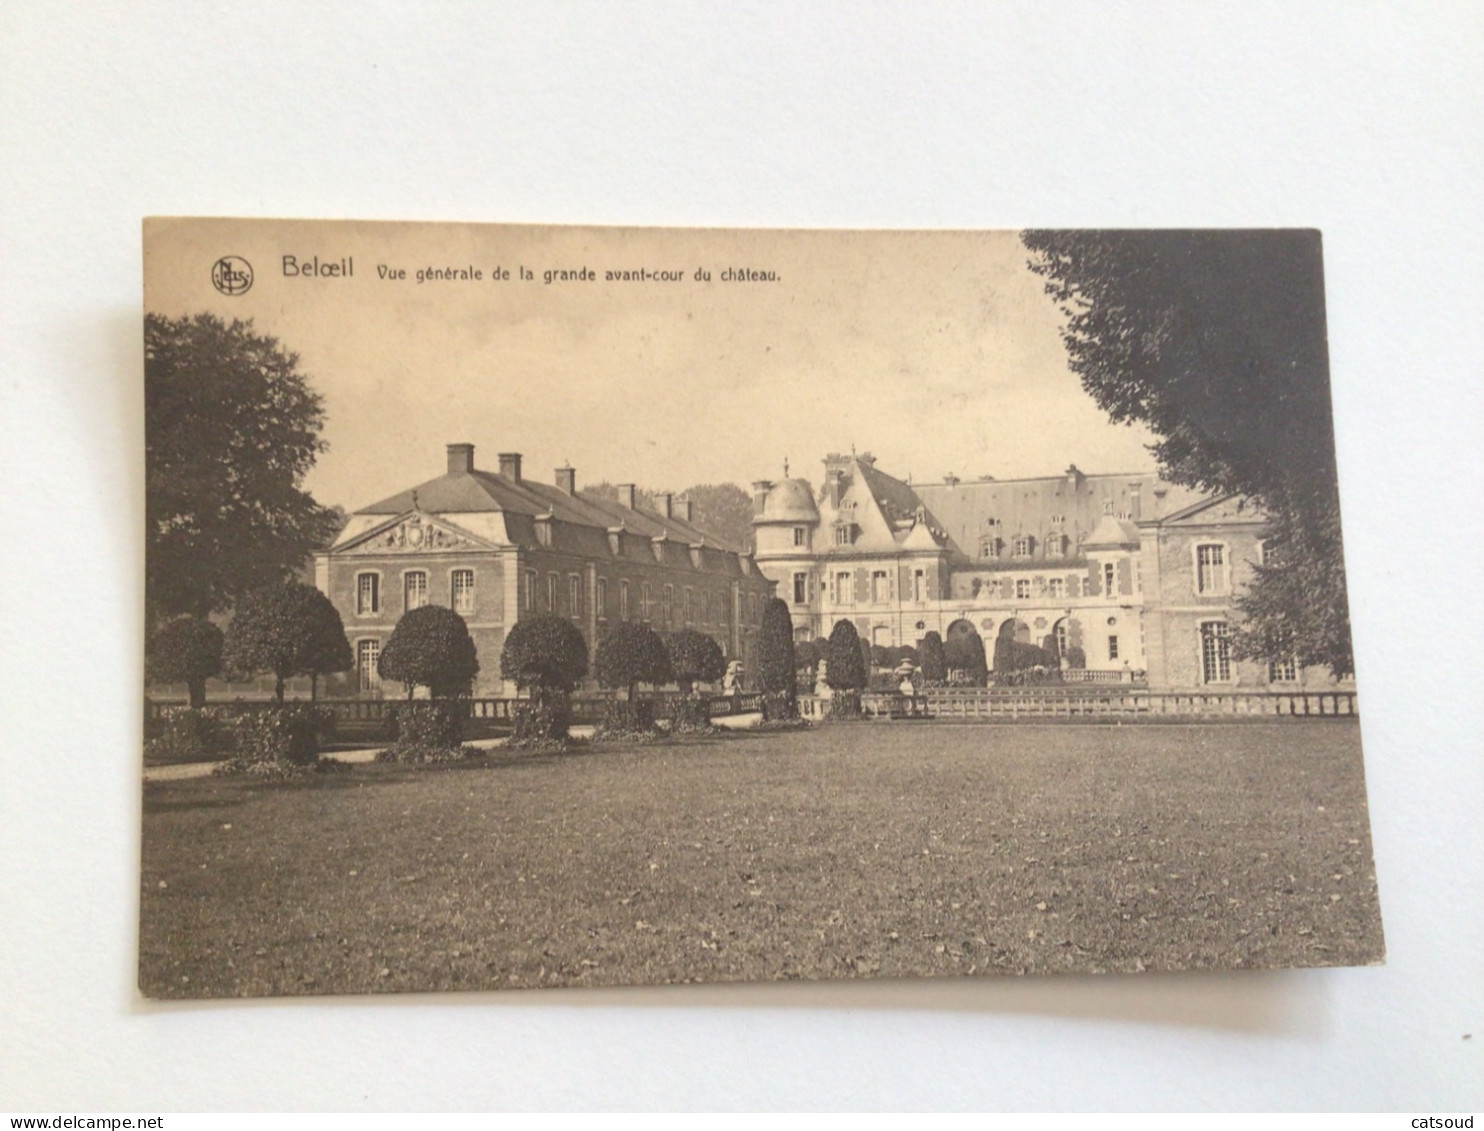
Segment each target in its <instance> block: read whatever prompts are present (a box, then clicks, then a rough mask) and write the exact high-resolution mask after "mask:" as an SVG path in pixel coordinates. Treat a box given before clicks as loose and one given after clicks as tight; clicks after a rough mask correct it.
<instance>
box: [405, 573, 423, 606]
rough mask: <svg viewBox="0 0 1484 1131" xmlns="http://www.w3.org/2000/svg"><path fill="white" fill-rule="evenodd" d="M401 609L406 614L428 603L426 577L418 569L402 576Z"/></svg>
mask: <svg viewBox="0 0 1484 1131" xmlns="http://www.w3.org/2000/svg"><path fill="white" fill-rule="evenodd" d="M402 600H403V605H402V607H403V608H404V609H406V610H407V611H408V612H411V611H412V610H413V609H420V608H422V607H423V606H424V605H426V604H427V603H428V575H427V574H426V573H424V572H423V571H422V570H420V569H415V570H412V571H411V572H409V573H405V574H403V575H402Z"/></svg>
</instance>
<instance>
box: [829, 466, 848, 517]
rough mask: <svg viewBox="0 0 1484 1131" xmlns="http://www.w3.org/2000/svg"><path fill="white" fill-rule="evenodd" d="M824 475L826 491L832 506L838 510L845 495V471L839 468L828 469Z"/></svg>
mask: <svg viewBox="0 0 1484 1131" xmlns="http://www.w3.org/2000/svg"><path fill="white" fill-rule="evenodd" d="M824 474H825V479H824V482H825V490H826V493H827V494H828V496H829V500H830V506H832V507H836V508H838V507H839V505H840V496H841V495H842V494H844V485H845V471H844V469H843V468H839V467H827V468H826V469H825V473H824Z"/></svg>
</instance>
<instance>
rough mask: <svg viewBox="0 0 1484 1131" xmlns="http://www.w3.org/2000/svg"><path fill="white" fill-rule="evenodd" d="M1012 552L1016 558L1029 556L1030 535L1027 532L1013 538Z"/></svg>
mask: <svg viewBox="0 0 1484 1131" xmlns="http://www.w3.org/2000/svg"><path fill="white" fill-rule="evenodd" d="M1012 552H1013V553H1014V554H1015V556H1016V557H1017V558H1027V557H1030V553H1031V538H1030V535H1029V534H1021V535H1019V536H1017V537H1016V539H1015V545H1014V548H1013V551H1012Z"/></svg>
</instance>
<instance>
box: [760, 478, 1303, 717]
mask: <svg viewBox="0 0 1484 1131" xmlns="http://www.w3.org/2000/svg"><path fill="white" fill-rule="evenodd" d="M824 464H825V476H824V482H823V485H822V486H821V487H820V488H819V490H817V491H816V490H815V489H814V488H813V487H812V486H811V484H809V483H808V482H807V481H806V480H803V479H790V478H787V477H785V478H784V479H783V480H782V481H780V482H772V481H768V480H761V481H759V482H757V483H754V484H753V493H754V512H755V513H754V518H753V525H754V529H755V531H756V545H757V551H756V554H757V562H758V565H759V566H760V567H761V569H762V570H763V572H764V573H765V574H766V575H767V576H768V577H769V578H771V579H772V580H773V581H774V582H775V583H776V585H777V592H778V595H779V596H780V597H782V598H783V599H784V600H785V601H787V602H788V604H789V608H790V610H791V612H792V616H793V624H794V633H795V636H796V638H797V639H800V640H808V639H813V638H815V637H821V636H824V637H827V636H828V635H829V634H830V631H831V629H832V628H833V627H834V625H835V623H836V622H838V621H839V620H842V619H848V620H851V621H852V622H853V623H854V624H855V627H856V629H857V631H858V632H859V633H860V635H861V637H862V638H863V639H865V640H868V641H870V642H871V643H872V644H880V645H884V646H888V647H892V646H899V645H904V644H905V645H912V646H914V647H915V646H917V645H918V644H920V642H921V640H922V638H923V636H924V635H925V634H926V633H927V632H929V631H936V632H938V633H939V635H940V636H942V637H943V639H944V640H945V641H947V640H949V639H951V638H952V637H954V636H957V635H966V634H970V633H972V634H975V635H978V636H979V637H981V638H982V639H983V641H984V644H985V651H986V654H987V655H988V656H990V657H991V658H992V657H993V655H994V643H995V640H996V638H998V637H1001V636H1004V637H1008V638H1010V639H1014V640H1018V641H1020V642H1022V643H1031V644H1035V645H1038V646H1041V647H1045V648H1048V649H1052V650H1054V652H1055V654H1056V655H1058V656H1059V657H1061V662H1062V665H1063V667H1069V666H1076V667H1080V669H1081V671H1080V674H1079V676H1078V678H1084V679H1091V680H1108V681H1113V680H1119V681H1123V680H1134V679H1138V678H1147V679H1148V681H1149V684H1150V686H1151V687H1155V688H1158V689H1195V688H1202V687H1211V688H1264V687H1268V686H1273V687H1283V688H1288V687H1298V686H1330V685H1331V683H1332V681H1331V680H1330V679H1329V677H1328V675H1327V673H1322V672H1317V671H1303V670H1297V671H1295V670H1292V669H1291V668H1290V667H1285V666H1284V665H1272V666H1271V667H1270V666H1269V665H1266V664H1251V663H1238V662H1236V661H1234V660H1232V659H1231V657H1230V649H1229V643H1228V638H1227V635H1226V634H1227V633H1228V632H1229V626H1230V624H1231V623H1232V621H1233V620H1234V613H1233V609H1232V604H1231V602H1232V597H1233V595H1234V594H1235V593H1237V592H1239V591H1240V589H1241V587H1242V585H1244V584H1245V583H1246V581H1247V580H1248V579H1249V578H1250V574H1251V563H1252V562H1254V561H1256V560H1257V555H1258V554H1259V553H1260V544H1261V539H1262V533H1263V528H1264V520H1263V516H1262V515H1261V513H1260V512H1259V511H1258V510H1257V508H1256V507H1254V506H1253V505H1252V504H1251V503H1250V502H1248V501H1246V500H1243V499H1240V498H1234V497H1233V498H1208V497H1204V496H1201V495H1199V494H1197V493H1195V492H1191V491H1189V490H1186V489H1184V488H1179V487H1175V486H1172V485H1170V484H1168V483H1164V482H1162V481H1160V480H1159V479H1158V477H1157V476H1155V475H1154V474H1152V473H1135V474H1126V475H1088V474H1085V473H1084V472H1082V471H1080V470H1079V469H1078V468H1076V467H1075V466H1073V467H1069V468H1068V469H1067V470H1066V471H1065V472H1064V473H1062V474H1061V475H1059V476H1048V477H1045V478H1038V479H1013V480H996V479H980V480H973V481H966V480H960V479H957V478H954V477H949V478H947V479H945V480H944V481H943V482H941V483H929V484H909V483H906V482H904V481H902V480H899V479H896V478H893V477H892V476H890V475H888V474H886V473H885V472H883V471H881V470H880V469H879V468H877V467H876V465H875V460H874V459H873V458H872V457H871V456H870V455H869V454H862V455H855V454H852V455H849V456H846V455H836V454H832V455H830V456H828V457H826V459H825V461H824Z"/></svg>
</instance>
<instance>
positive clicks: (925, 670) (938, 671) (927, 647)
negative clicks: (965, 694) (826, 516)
mask: <svg viewBox="0 0 1484 1131" xmlns="http://www.w3.org/2000/svg"><path fill="white" fill-rule="evenodd" d="M919 652H920V653H921V655H922V678H923V679H924V680H925V681H926V682H927V683H930V684H932V683H942V682H943V681H944V680H945V679H947V678H948V661H947V659H946V657H945V656H944V653H943V638H942V637H941V636H939V635H938V633H937V632H929V633H928V634H927V635H926V636H924V637H923V638H922V647H921V648H920V649H919Z"/></svg>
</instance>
